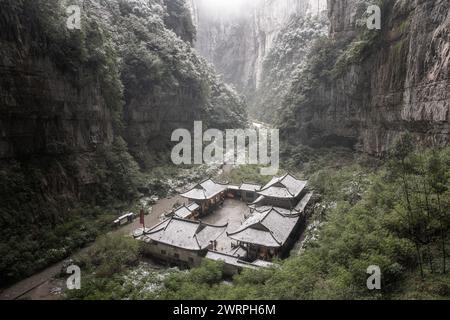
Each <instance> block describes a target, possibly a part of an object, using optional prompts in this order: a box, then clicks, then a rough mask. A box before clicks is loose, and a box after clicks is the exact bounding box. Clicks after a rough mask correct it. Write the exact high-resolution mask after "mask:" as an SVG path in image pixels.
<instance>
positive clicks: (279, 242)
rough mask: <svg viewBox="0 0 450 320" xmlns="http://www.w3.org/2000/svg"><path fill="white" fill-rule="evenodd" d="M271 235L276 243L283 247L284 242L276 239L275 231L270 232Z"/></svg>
mask: <svg viewBox="0 0 450 320" xmlns="http://www.w3.org/2000/svg"><path fill="white" fill-rule="evenodd" d="M269 233H270V235H271V236H272V238H273V240H275V242H276V243H278V244H279V245H281V244H282V242H281V241H278V239H277V238H275V235H274V234H273V231H272V230H269Z"/></svg>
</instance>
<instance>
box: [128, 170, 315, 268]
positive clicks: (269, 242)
mask: <svg viewBox="0 0 450 320" xmlns="http://www.w3.org/2000/svg"><path fill="white" fill-rule="evenodd" d="M306 185H307V182H306V181H302V180H299V179H297V178H295V177H294V176H293V175H291V174H286V175H284V176H282V177H278V178H273V179H272V180H271V181H270V182H269V183H268V184H266V185H265V186H263V187H262V188H261V187H260V186H259V185H257V184H252V183H243V184H241V185H240V186H235V185H225V184H220V183H216V182H214V181H213V180H211V179H208V180H205V181H203V182H201V183H199V184H197V185H196V186H195V187H194V188H192V189H190V190H189V191H187V192H185V193H183V194H182V196H183V197H184V198H186V199H189V201H190V204H188V205H182V206H180V207H178V208H176V209H175V210H173V211H172V212H171V214H170V215H171V216H172V218H171V219H167V220H165V221H163V222H162V223H160V224H158V225H157V226H155V227H153V228H152V229H146V230H145V232H143V230H142V229H140V231H138V233H137V235H136V237H137V238H139V239H141V240H143V241H145V242H146V243H148V248H147V249H148V250H147V251H148V253H149V254H151V255H152V256H153V257H155V258H156V259H158V260H162V261H165V262H167V263H171V264H176V265H179V266H197V265H199V264H200V261H201V260H202V259H203V258H204V257H207V258H208V259H212V260H217V261H223V262H224V263H225V266H226V270H228V271H227V272H228V273H230V274H234V273H236V272H239V271H240V270H241V269H242V268H246V267H247V268H257V267H267V266H271V264H270V263H269V261H271V260H272V259H273V258H275V257H283V256H285V255H286V254H287V253H288V252H289V250H290V249H291V248H292V245H293V244H294V242H295V241H296V240H297V239H298V238H299V236H300V234H299V230H300V227H301V226H302V225H303V223H304V221H305V218H306V212H305V209H306V207H307V205H308V204H309V203H310V200H311V197H312V193H307V189H306ZM225 198H233V199H237V200H242V201H244V202H247V203H249V202H252V201H253V202H252V203H251V204H250V205H249V208H250V211H249V214H244V216H243V218H245V219H246V220H245V221H244V222H243V223H242V224H241V225H240V227H239V228H237V229H235V230H228V232H226V231H227V229H228V225H225V226H214V225H209V224H205V223H202V222H201V221H200V219H201V217H202V216H203V215H206V214H209V213H212V212H214V210H215V209H216V208H217V207H218V206H219V205H221V204H222V203H223V201H224V200H225ZM224 237H225V241H224ZM219 238H220V239H219ZM224 242H225V243H229V248H228V247H223V246H217V244H218V243H222V244H223V243H224ZM227 246H228V245H227ZM219 251H220V252H219Z"/></svg>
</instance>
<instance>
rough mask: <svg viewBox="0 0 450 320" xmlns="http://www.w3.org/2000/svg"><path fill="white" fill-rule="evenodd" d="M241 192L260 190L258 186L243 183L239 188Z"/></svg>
mask: <svg viewBox="0 0 450 320" xmlns="http://www.w3.org/2000/svg"><path fill="white" fill-rule="evenodd" d="M239 189H241V190H243V191H253V192H255V191H259V190H261V186H260V185H259V184H253V183H243V184H241V187H240V188H239Z"/></svg>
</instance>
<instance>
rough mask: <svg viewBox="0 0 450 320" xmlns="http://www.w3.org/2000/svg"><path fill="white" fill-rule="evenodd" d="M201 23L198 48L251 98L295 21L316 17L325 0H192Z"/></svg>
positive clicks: (197, 21) (197, 22)
mask: <svg viewBox="0 0 450 320" xmlns="http://www.w3.org/2000/svg"><path fill="white" fill-rule="evenodd" d="M191 3H192V7H193V8H194V10H193V12H194V16H195V21H196V24H197V29H198V32H197V41H196V44H195V46H196V48H197V50H198V51H199V53H200V54H202V55H203V56H205V57H206V58H207V59H208V60H209V61H210V62H211V63H213V64H214V66H215V67H216V68H217V70H218V71H219V72H220V73H221V74H223V76H224V79H225V81H226V82H229V83H232V84H233V85H235V87H236V88H237V89H238V90H239V92H241V93H244V94H245V95H246V96H247V97H248V98H251V97H252V96H253V94H254V92H255V90H256V89H257V88H258V86H259V84H260V83H261V81H262V80H263V78H264V72H263V63H264V60H265V59H266V57H267V55H268V54H269V52H270V51H271V50H272V49H273V48H274V46H275V41H276V38H277V36H278V35H279V33H280V31H282V30H283V29H284V28H285V27H286V26H287V25H288V24H289V23H290V21H291V18H292V16H293V15H297V17H299V18H305V17H308V16H316V15H318V14H319V13H320V12H322V11H323V10H324V9H325V8H326V1H325V0H319V1H317V0H256V1H255V0H247V1H230V2H229V3H228V4H227V2H226V1H224V2H223V3H224V4H223V5H217V2H214V3H209V2H208V0H191Z"/></svg>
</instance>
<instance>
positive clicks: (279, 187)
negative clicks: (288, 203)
mask: <svg viewBox="0 0 450 320" xmlns="http://www.w3.org/2000/svg"><path fill="white" fill-rule="evenodd" d="M306 184H307V181H302V180H299V179H297V178H295V177H294V176H293V175H291V174H289V173H288V174H286V175H284V176H282V177H279V178H273V179H272V180H270V182H269V183H267V184H266V185H265V186H264V187H263V188H262V189H261V191H259V192H258V194H260V195H262V196H266V197H273V198H284V199H292V198H296V197H297V196H298V195H299V194H300V193H301V192H302V191H303V189H305V187H306Z"/></svg>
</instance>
